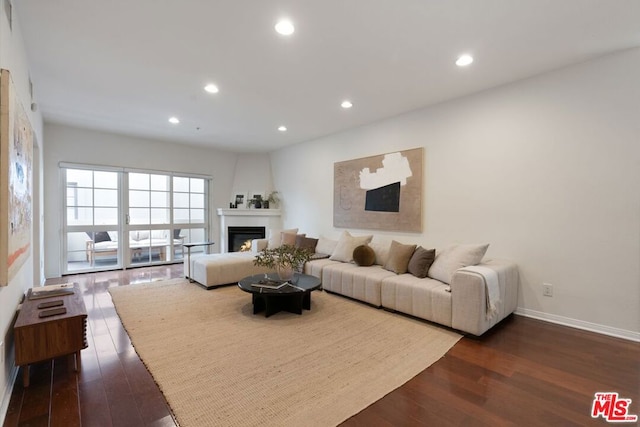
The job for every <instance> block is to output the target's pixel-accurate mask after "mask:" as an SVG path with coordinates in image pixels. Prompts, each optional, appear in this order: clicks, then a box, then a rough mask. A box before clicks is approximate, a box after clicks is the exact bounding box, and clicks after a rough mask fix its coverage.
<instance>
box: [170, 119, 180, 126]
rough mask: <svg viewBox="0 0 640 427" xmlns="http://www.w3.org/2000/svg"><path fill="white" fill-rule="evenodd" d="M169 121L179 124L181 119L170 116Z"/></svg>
mask: <svg viewBox="0 0 640 427" xmlns="http://www.w3.org/2000/svg"><path fill="white" fill-rule="evenodd" d="M169 123H172V124H174V125H177V124H178V123H180V119H179V118H177V117H169Z"/></svg>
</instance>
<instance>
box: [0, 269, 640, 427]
mask: <svg viewBox="0 0 640 427" xmlns="http://www.w3.org/2000/svg"><path fill="white" fill-rule="evenodd" d="M182 276H183V270H182V265H173V266H163V267H149V268H139V269H132V270H127V271H116V272H107V273H97V274H84V275H77V276H67V277H64V278H61V279H57V280H50V281H47V284H54V283H64V282H76V283H79V285H80V288H81V290H82V292H83V293H84V298H85V304H86V306H87V311H88V313H89V320H88V326H89V327H88V331H87V335H88V340H89V348H87V349H85V350H83V351H82V369H81V372H80V373H79V374H76V373H75V372H74V371H72V370H70V368H69V363H67V360H65V358H60V359H55V360H53V361H51V362H47V363H40V364H36V365H34V366H33V367H32V369H31V385H30V386H29V387H28V388H26V389H25V388H24V387H23V386H22V381H21V380H20V379H21V375H18V380H17V381H16V385H15V387H14V390H13V393H12V396H11V401H10V403H9V410H8V412H7V415H6V418H5V422H4V426H5V427H13V426H64V427H68V426H80V425H83V426H101V427H103V426H174V425H176V423H175V421H174V419H173V417H172V415H171V413H170V410H169V408H168V406H167V404H166V402H165V400H164V397H163V396H162V393H161V392H160V391H159V389H158V387H157V386H156V384H155V383H154V381H153V379H152V378H151V376H150V375H149V373H148V372H147V370H146V368H145V367H144V365H143V364H142V362H141V361H140V359H139V358H138V356H137V354H136V353H135V350H134V349H133V347H132V346H131V343H130V341H129V337H128V336H127V334H126V332H125V331H124V329H123V327H122V324H121V323H120V320H119V318H118V316H117V314H116V312H115V310H114V307H113V304H112V302H111V297H110V295H109V293H108V292H107V289H108V288H109V287H111V286H126V285H129V284H133V283H141V282H148V281H152V280H162V279H169V278H174V277H182ZM194 286H196V285H194ZM211 292H215V290H213V291H211ZM372 310H373V308H372ZM603 391H615V392H618V393H619V395H620V397H621V398H627V399H632V404H631V406H630V413H632V414H636V415H640V343H634V342H630V341H625V340H622V339H616V338H611V337H606V336H603V335H599V334H594V333H590V332H584V331H580V330H577V329H572V328H567V327H563V326H557V325H552V324H549V323H545V322H540V321H536V320H532V319H527V318H524V317H519V316H512V317H510V318H508V319H506V320H505V321H503V322H502V323H501V324H500V325H498V326H497V327H495V328H494V329H493V330H491V331H489V332H488V333H486V334H485V335H484V336H482V337H481V338H468V337H465V338H463V339H462V340H460V342H459V343H458V344H456V345H455V346H454V347H453V348H452V349H451V350H450V351H449V352H448V353H447V354H446V356H445V357H444V358H442V359H440V360H439V361H438V362H436V363H435V364H434V365H432V366H431V367H429V368H428V369H426V370H425V371H423V372H422V373H420V374H419V375H417V376H416V377H415V378H413V379H412V380H411V381H409V382H408V383H406V384H405V385H403V386H402V387H400V388H398V389H397V390H394V391H393V392H391V393H389V394H388V395H387V396H385V397H384V398H382V399H380V400H379V401H378V402H376V403H374V404H373V405H371V406H370V407H368V408H366V409H365V410H363V411H362V412H360V413H359V414H356V415H355V416H353V417H351V418H350V419H348V420H347V421H345V423H344V424H343V425H344V426H349V427H351V426H418V425H421V426H422V425H425V426H448V425H458V426H502V425H505V426H507V425H514V426H515V425H518V426H538V425H539V426H584V425H594V426H602V425H606V424H607V423H606V422H605V421H604V420H603V419H602V418H599V419H592V418H591V416H590V414H591V404H592V401H593V397H594V393H595V392H603ZM627 425H629V424H627Z"/></svg>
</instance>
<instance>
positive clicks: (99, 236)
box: [93, 231, 111, 243]
mask: <svg viewBox="0 0 640 427" xmlns="http://www.w3.org/2000/svg"><path fill="white" fill-rule="evenodd" d="M110 241H111V236H109V233H107V232H106V231H97V232H96V233H95V236H93V243H100V242H110Z"/></svg>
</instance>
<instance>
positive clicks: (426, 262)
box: [407, 246, 436, 279]
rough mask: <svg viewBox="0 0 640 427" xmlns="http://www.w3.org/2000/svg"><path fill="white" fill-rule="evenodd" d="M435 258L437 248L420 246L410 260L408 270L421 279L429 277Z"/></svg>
mask: <svg viewBox="0 0 640 427" xmlns="http://www.w3.org/2000/svg"><path fill="white" fill-rule="evenodd" d="M435 259H436V250H435V249H425V248H423V247H422V246H418V248H417V249H416V250H415V252H414V253H413V255H412V256H411V259H410V260H409V265H408V266H407V271H408V272H409V273H411V274H413V275H414V276H416V277H418V278H420V279H424V278H425V277H427V272H428V271H429V267H431V264H433V261H434V260H435Z"/></svg>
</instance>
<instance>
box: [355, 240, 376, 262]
mask: <svg viewBox="0 0 640 427" xmlns="http://www.w3.org/2000/svg"><path fill="white" fill-rule="evenodd" d="M353 261H355V263H356V264H358V265H359V266H361V267H369V266H370V265H373V263H374V262H375V261H376V253H375V252H374V251H373V249H371V248H370V247H369V246H367V245H360V246H358V247H357V248H355V249H354V250H353Z"/></svg>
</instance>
